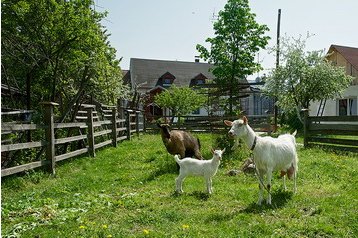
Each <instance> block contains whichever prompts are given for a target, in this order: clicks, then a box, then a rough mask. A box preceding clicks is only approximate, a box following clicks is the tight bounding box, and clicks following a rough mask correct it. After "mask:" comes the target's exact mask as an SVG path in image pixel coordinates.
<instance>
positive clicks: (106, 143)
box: [94, 140, 112, 149]
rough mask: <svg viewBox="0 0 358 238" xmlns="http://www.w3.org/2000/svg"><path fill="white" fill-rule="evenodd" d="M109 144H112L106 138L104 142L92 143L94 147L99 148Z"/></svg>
mask: <svg viewBox="0 0 358 238" xmlns="http://www.w3.org/2000/svg"><path fill="white" fill-rule="evenodd" d="M110 144H112V140H106V141H104V142H101V143H98V144H96V145H94V148H95V149H99V148H101V147H103V146H106V145H110Z"/></svg>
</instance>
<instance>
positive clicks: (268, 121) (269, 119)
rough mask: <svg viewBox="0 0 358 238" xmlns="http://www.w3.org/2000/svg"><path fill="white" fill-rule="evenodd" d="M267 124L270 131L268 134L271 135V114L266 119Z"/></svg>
mask: <svg viewBox="0 0 358 238" xmlns="http://www.w3.org/2000/svg"><path fill="white" fill-rule="evenodd" d="M266 122H267V125H268V131H267V134H268V135H269V136H270V135H271V131H272V130H271V117H270V115H267V119H266Z"/></svg>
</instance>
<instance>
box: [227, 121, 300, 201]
mask: <svg viewBox="0 0 358 238" xmlns="http://www.w3.org/2000/svg"><path fill="white" fill-rule="evenodd" d="M224 123H225V125H227V126H231V129H230V131H229V135H231V136H234V137H238V138H241V139H242V140H243V141H244V142H245V144H246V145H247V146H248V147H249V148H250V149H251V150H252V152H253V158H254V162H255V165H256V171H257V174H258V179H259V185H260V191H259V199H258V202H257V203H258V204H259V205H261V202H262V193H263V188H264V184H263V177H264V175H265V174H266V177H267V187H266V189H267V191H268V197H267V204H271V193H270V189H271V178H272V172H273V171H278V170H281V176H282V177H283V186H284V189H285V190H286V181H285V174H287V176H288V178H291V177H292V176H293V180H294V192H296V191H297V188H296V177H297V171H298V164H297V163H298V157H297V153H296V140H295V135H296V131H295V132H294V133H293V134H292V135H290V134H285V135H281V136H279V137H278V138H272V137H270V136H266V137H259V136H257V135H256V134H255V132H254V131H253V129H252V128H251V127H250V126H249V125H248V120H247V118H246V117H245V116H244V117H243V119H239V120H235V121H233V122H231V121H227V120H225V121H224Z"/></svg>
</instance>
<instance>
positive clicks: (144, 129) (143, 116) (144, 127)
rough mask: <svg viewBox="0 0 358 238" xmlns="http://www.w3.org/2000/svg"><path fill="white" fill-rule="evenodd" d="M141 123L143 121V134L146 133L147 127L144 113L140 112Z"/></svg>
mask: <svg viewBox="0 0 358 238" xmlns="http://www.w3.org/2000/svg"><path fill="white" fill-rule="evenodd" d="M142 121H143V132H144V133H146V132H147V125H146V118H145V112H144V111H142Z"/></svg>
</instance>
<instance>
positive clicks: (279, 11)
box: [274, 9, 281, 131]
mask: <svg viewBox="0 0 358 238" xmlns="http://www.w3.org/2000/svg"><path fill="white" fill-rule="evenodd" d="M280 28H281V9H278V18H277V42H276V44H277V45H276V69H278V67H279V65H280ZM276 101H277V98H276V97H275V105H274V116H275V118H274V124H275V131H276V129H277V116H278V107H277V105H276Z"/></svg>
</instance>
